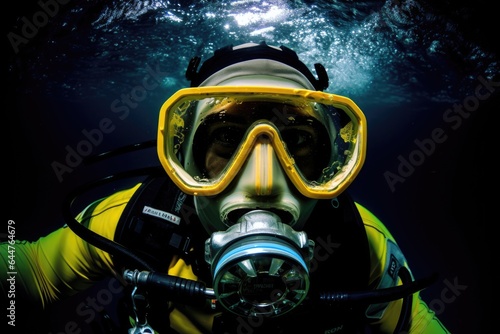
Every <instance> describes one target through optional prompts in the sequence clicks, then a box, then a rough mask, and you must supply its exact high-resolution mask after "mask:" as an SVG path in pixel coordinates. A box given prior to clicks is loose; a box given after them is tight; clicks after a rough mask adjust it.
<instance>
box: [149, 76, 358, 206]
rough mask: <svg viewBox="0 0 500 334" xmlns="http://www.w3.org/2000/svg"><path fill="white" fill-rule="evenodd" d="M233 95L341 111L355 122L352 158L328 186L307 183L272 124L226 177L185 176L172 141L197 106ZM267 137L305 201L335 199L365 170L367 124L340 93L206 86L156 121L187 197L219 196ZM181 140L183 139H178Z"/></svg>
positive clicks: (168, 162) (163, 153) (246, 144)
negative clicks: (250, 154) (261, 138)
mask: <svg viewBox="0 0 500 334" xmlns="http://www.w3.org/2000/svg"><path fill="white" fill-rule="evenodd" d="M225 97H231V98H233V99H238V100H245V99H246V100H251V101H255V100H261V99H262V100H265V101H268V100H272V101H302V102H306V103H319V104H322V105H325V106H332V107H334V108H336V109H340V110H342V111H343V112H344V113H345V114H346V115H347V116H348V117H349V118H350V120H351V122H350V126H349V128H350V130H349V133H348V134H346V135H344V136H343V138H345V137H348V138H347V139H345V140H346V142H348V143H349V151H350V153H349V159H348V160H347V161H346V162H345V164H343V166H342V168H341V169H340V170H339V171H338V172H336V173H335V175H333V177H332V178H331V179H329V180H326V181H325V182H324V183H321V184H320V183H317V182H311V181H308V180H305V179H304V177H303V176H302V175H301V173H300V171H299V169H298V168H297V166H296V165H295V162H294V159H293V157H290V155H289V153H288V152H287V150H286V148H285V146H284V144H283V142H282V140H281V138H280V135H279V133H278V130H277V128H276V127H275V126H273V124H272V123H271V122H269V121H263V122H259V124H257V125H255V126H253V127H252V128H251V129H250V130H249V132H248V134H247V136H246V139H245V140H244V141H243V142H242V144H241V146H240V147H239V148H238V150H237V151H236V152H235V154H234V157H233V158H232V159H231V162H230V163H229V164H228V166H227V167H226V169H225V171H224V173H221V174H220V176H219V177H217V178H215V179H213V180H207V179H203V180H202V179H200V178H197V177H194V176H193V175H191V174H190V173H189V172H187V171H186V170H185V168H184V166H183V163H182V162H181V161H180V160H179V157H178V153H179V145H178V143H176V142H175V140H174V137H175V136H178V134H179V133H180V132H181V131H182V130H183V129H184V127H185V124H184V121H183V117H184V115H185V114H186V113H187V112H189V110H190V109H192V108H193V104H194V103H197V102H198V101H200V100H203V99H207V98H216V99H217V98H218V99H221V98H225ZM262 134H265V135H266V136H267V137H268V138H269V139H270V141H271V144H272V146H273V148H274V152H275V153H276V155H277V158H278V160H279V162H280V163H281V166H282V167H283V169H284V171H285V172H286V175H287V176H288V178H289V179H290V181H291V182H292V183H293V184H294V185H295V187H296V188H297V190H298V191H299V192H300V193H301V194H303V195H304V196H306V197H309V198H315V199H324V198H334V197H336V196H338V195H339V194H340V193H341V192H342V191H344V190H345V189H346V188H347V187H348V185H349V184H350V183H352V181H353V180H354V179H355V177H356V176H357V175H358V173H359V171H360V170H361V168H362V166H363V164H364V161H365V156H366V141H367V126H366V117H365V115H364V114H363V112H362V111H361V109H360V108H359V107H358V106H357V105H356V104H355V103H354V102H353V101H352V100H351V99H349V98H347V97H345V96H341V95H336V94H330V93H325V92H322V91H312V90H307V89H297V88H284V87H260V86H205V87H195V88H183V89H180V90H178V91H177V92H176V93H174V94H173V95H172V96H170V98H168V99H167V100H166V101H165V102H164V103H163V105H162V107H161V108H160V114H159V121H158V137H157V153H158V157H159V160H160V163H161V164H162V166H163V168H164V169H165V171H166V173H167V174H168V176H169V177H170V178H171V179H172V181H173V182H174V183H175V184H176V185H177V186H178V187H179V188H180V189H181V190H182V191H183V192H184V193H186V194H189V195H194V196H213V195H217V194H219V193H221V192H222V191H223V190H224V189H225V188H226V187H227V186H228V185H229V184H230V183H231V181H232V180H233V179H234V177H235V176H236V175H237V174H238V172H239V170H240V169H241V167H242V165H243V164H244V162H245V160H246V158H247V157H248V155H249V152H250V150H251V149H252V147H253V146H254V144H255V141H256V138H257V137H258V136H260V135H262ZM178 137H179V136H178Z"/></svg>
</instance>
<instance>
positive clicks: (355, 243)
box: [115, 176, 370, 334]
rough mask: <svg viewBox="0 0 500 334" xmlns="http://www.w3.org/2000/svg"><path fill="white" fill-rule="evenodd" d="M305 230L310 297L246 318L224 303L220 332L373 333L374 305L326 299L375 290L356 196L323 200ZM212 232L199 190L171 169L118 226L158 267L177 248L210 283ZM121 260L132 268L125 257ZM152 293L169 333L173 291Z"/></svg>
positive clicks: (143, 190)
mask: <svg viewBox="0 0 500 334" xmlns="http://www.w3.org/2000/svg"><path fill="white" fill-rule="evenodd" d="M145 208H146V210H145ZM148 208H152V209H154V210H159V211H154V210H153V211H154V212H156V216H155V215H151V213H145V211H146V212H148V210H149V211H151V209H148ZM158 212H160V214H158ZM161 213H167V216H168V214H172V215H174V216H176V217H180V221H179V222H178V224H177V222H176V223H171V222H169V221H168V220H166V219H164V218H165V217H159V216H158V215H160V216H161V215H162V214H161ZM304 231H305V232H306V233H307V236H308V238H309V239H312V240H314V242H315V251H314V257H313V260H312V262H311V266H310V290H309V293H308V297H306V299H305V301H304V302H303V303H302V304H301V305H300V306H297V307H296V308H295V309H293V310H292V311H290V312H289V313H287V314H284V315H282V316H279V317H275V318H262V317H260V318H243V317H238V316H236V315H234V314H232V313H230V312H227V311H224V310H221V311H222V313H221V315H219V316H217V317H216V318H215V320H214V324H213V328H212V332H213V333H291V332H296V331H297V330H298V329H302V328H307V331H308V332H310V333H369V331H367V329H366V326H365V325H366V321H365V320H366V319H365V318H364V311H365V310H366V307H367V305H361V304H357V305H356V304H340V303H335V304H333V305H329V304H327V303H325V302H320V301H319V295H320V294H321V293H322V292H338V291H360V290H367V289H368V280H369V274H370V256H369V249H368V241H367V237H366V232H365V229H364V225H363V222H362V220H361V217H360V215H359V212H358V210H357V208H356V205H355V203H354V201H353V200H352V198H351V197H350V196H349V194H348V193H347V192H344V193H342V194H341V195H340V196H338V197H337V198H334V199H328V200H319V201H318V203H317V205H316V207H315V209H314V211H313V213H312V214H311V216H310V218H309V219H308V221H307V222H306V224H305V227H304ZM208 238H209V235H208V234H207V233H206V232H205V230H204V228H203V226H202V225H201V223H200V221H199V219H198V217H197V215H196V212H195V209H194V203H193V197H192V196H188V195H186V194H184V193H182V192H181V191H180V190H179V189H178V188H177V186H175V184H173V182H172V181H171V180H170V179H169V178H168V177H166V176H165V177H152V178H150V179H148V180H146V181H145V182H144V183H143V184H142V185H141V187H139V189H138V190H137V191H136V193H135V194H134V195H133V196H132V198H131V200H130V202H129V203H128V205H127V207H126V208H125V210H124V212H123V214H122V216H121V218H120V221H119V223H118V226H117V229H116V233H115V241H117V242H119V243H120V244H122V245H124V246H126V247H128V248H129V249H131V250H132V251H134V252H135V253H136V254H138V255H139V256H141V257H142V258H144V259H145V260H146V261H148V262H149V263H150V264H151V266H152V267H153V268H155V270H157V271H160V272H166V270H167V268H168V266H169V264H170V261H171V259H172V255H173V254H177V255H179V256H181V257H182V258H183V259H184V260H185V261H186V263H188V264H191V265H192V267H193V269H194V271H195V274H196V275H197V276H198V278H199V279H200V280H202V281H204V282H205V283H206V284H207V286H208V287H210V286H211V282H210V281H211V278H210V268H209V267H208V265H207V264H206V263H205V261H204V243H205V240H206V239H208ZM116 260H117V262H118V263H122V265H123V266H124V267H126V265H125V264H126V263H127V262H126V259H116ZM129 269H134V268H129ZM139 269H140V268H139ZM149 296H150V298H151V301H150V305H151V308H150V314H149V317H148V319H149V320H150V323H151V325H152V326H153V328H155V330H157V331H158V332H160V333H162V334H163V333H170V332H173V331H172V330H171V329H170V327H169V324H168V316H166V313H165V312H169V311H170V309H169V306H168V305H169V303H167V302H166V301H167V300H169V297H166V296H161V295H159V294H157V293H151V294H150V295H149ZM173 302H174V303H181V302H182V300H173ZM198 304H199V305H205V304H206V302H204V301H198ZM170 305H171V304H170ZM170 307H171V306H170ZM200 307H201V306H200Z"/></svg>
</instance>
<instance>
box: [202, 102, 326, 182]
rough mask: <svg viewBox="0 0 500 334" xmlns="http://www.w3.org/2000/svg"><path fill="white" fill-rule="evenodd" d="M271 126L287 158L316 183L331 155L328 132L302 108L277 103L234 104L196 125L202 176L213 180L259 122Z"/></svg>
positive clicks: (222, 170)
mask: <svg viewBox="0 0 500 334" xmlns="http://www.w3.org/2000/svg"><path fill="white" fill-rule="evenodd" d="M263 122H264V123H270V124H272V125H273V126H274V127H275V128H276V129H277V131H278V134H279V136H280V142H282V143H283V145H284V147H285V149H286V151H287V154H288V156H289V157H290V158H291V159H293V160H294V161H295V163H296V165H297V167H298V170H299V171H300V173H301V175H302V176H303V177H304V178H305V179H307V180H309V181H316V180H317V179H318V178H319V176H320V175H321V172H322V170H323V168H324V167H325V166H326V164H327V159H328V157H329V155H330V154H331V146H330V142H329V136H328V131H327V129H326V127H325V126H324V125H323V124H322V123H321V122H320V121H318V120H317V119H315V118H314V117H313V116H312V115H310V114H309V113H307V112H304V111H303V110H302V109H301V108H299V107H297V106H293V105H290V104H285V103H276V102H236V101H235V102H233V103H230V104H227V105H225V106H224V107H223V108H221V109H220V110H216V111H212V112H210V113H209V114H208V115H207V116H206V117H205V118H204V119H203V120H202V121H201V122H200V125H199V126H198V128H197V130H196V133H195V135H194V140H193V157H194V161H195V164H196V166H197V168H198V169H199V170H200V171H201V172H202V174H203V175H204V177H206V178H208V179H215V178H218V177H220V175H221V174H222V173H223V172H224V170H225V169H226V166H228V165H229V164H230V162H231V160H232V159H233V157H234V155H235V153H236V152H237V151H238V149H239V148H240V147H241V145H242V144H243V142H244V141H245V140H247V138H248V137H249V131H250V130H251V129H252V128H253V126H255V125H257V124H259V123H263Z"/></svg>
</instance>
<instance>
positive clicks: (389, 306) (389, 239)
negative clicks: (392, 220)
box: [356, 204, 449, 334]
mask: <svg viewBox="0 0 500 334" xmlns="http://www.w3.org/2000/svg"><path fill="white" fill-rule="evenodd" d="M356 205H357V207H358V209H359V212H360V214H361V217H362V219H363V223H364V226H365V230H366V234H367V237H368V242H369V244H370V262H371V270H370V286H373V287H374V288H378V289H380V288H387V287H391V286H394V285H400V284H401V279H399V278H398V277H397V275H395V273H396V272H397V270H396V271H395V270H394V268H400V267H402V266H404V267H406V268H407V269H408V271H409V272H410V275H411V271H410V268H409V266H408V263H407V261H406V259H405V257H404V255H403V254H402V252H401V250H400V248H399V247H398V245H397V243H396V241H395V240H394V238H393V236H392V235H391V233H390V232H389V231H388V230H387V228H386V227H385V226H384V224H383V223H382V222H381V221H380V220H379V219H378V218H377V217H376V216H375V215H373V213H371V212H370V211H369V210H367V209H366V208H365V207H363V206H361V205H359V204H356ZM401 306H402V300H397V301H393V302H390V303H385V304H377V305H371V306H370V307H369V308H368V310H367V313H366V316H367V317H368V318H371V319H372V321H373V323H374V324H375V326H376V327H378V330H379V331H380V332H382V333H393V332H394V330H395V328H396V326H397V323H398V320H399V316H400V311H401ZM410 318H411V320H410V331H409V333H427V334H441V333H449V331H448V330H447V329H446V328H445V327H444V326H443V324H442V323H441V322H440V321H439V319H438V318H437V317H436V315H435V313H434V312H433V311H432V310H431V309H430V308H429V307H428V306H427V304H426V303H425V302H424V301H423V300H422V299H421V298H420V295H419V293H418V292H417V293H415V294H414V295H413V300H412V309H411V316H410Z"/></svg>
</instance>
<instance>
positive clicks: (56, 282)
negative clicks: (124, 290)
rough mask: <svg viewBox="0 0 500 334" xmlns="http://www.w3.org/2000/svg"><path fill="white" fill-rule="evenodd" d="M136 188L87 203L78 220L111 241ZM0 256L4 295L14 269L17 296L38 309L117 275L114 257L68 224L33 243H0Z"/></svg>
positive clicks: (0, 276) (0, 273)
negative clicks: (12, 261) (11, 259)
mask: <svg viewBox="0 0 500 334" xmlns="http://www.w3.org/2000/svg"><path fill="white" fill-rule="evenodd" d="M137 187H138V186H136V187H134V188H132V189H130V190H126V191H122V192H118V193H116V194H114V195H112V196H110V197H108V198H105V199H103V200H101V201H99V202H98V203H96V205H91V206H89V207H88V208H87V209H86V210H84V211H83V212H82V213H81V214H80V215H79V216H78V217H77V220H79V221H81V222H82V223H84V224H86V225H87V226H88V228H90V229H91V230H93V231H95V232H97V233H99V234H101V235H102V236H104V237H106V238H108V239H113V236H114V232H115V229H116V225H117V223H118V220H119V217H120V215H121V213H122V212H123V209H124V208H125V205H126V204H127V202H128V200H129V199H130V197H131V196H132V194H133V192H134V191H135V190H136V189H137ZM89 208H93V210H92V212H88V211H87V210H90V209H89ZM83 217H87V218H86V221H82V218H83ZM9 251H10V254H14V256H15V268H14V270H11V268H9V263H8V259H9V257H8V254H9ZM0 255H1V257H0V278H1V282H2V285H1V287H2V290H3V291H2V295H4V296H5V295H6V292H7V291H8V289H9V285H8V284H9V281H8V280H7V279H8V278H9V276H8V274H7V273H8V272H13V271H14V272H15V283H16V298H20V299H25V300H27V301H28V302H30V303H32V304H33V306H35V307H46V306H47V305H48V304H49V303H51V302H54V301H56V300H59V299H61V298H63V297H66V296H71V295H73V294H75V293H77V292H79V291H82V290H84V289H86V288H88V287H90V286H92V285H93V284H94V283H95V282H96V281H98V280H101V279H103V278H104V277H106V276H109V275H112V274H113V261H112V258H111V256H110V255H109V254H108V253H106V252H103V251H101V250H99V249H97V248H96V247H94V246H92V245H90V244H89V243H87V242H85V241H84V240H82V239H81V238H80V237H78V236H77V235H76V234H75V233H74V232H73V231H72V230H71V229H70V228H68V227H67V226H64V227H62V228H60V229H58V230H56V231H54V232H52V233H50V234H49V235H47V236H44V237H41V238H40V239H38V240H37V241H34V242H27V241H17V242H16V243H15V244H14V245H10V244H9V243H8V242H3V243H0Z"/></svg>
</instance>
